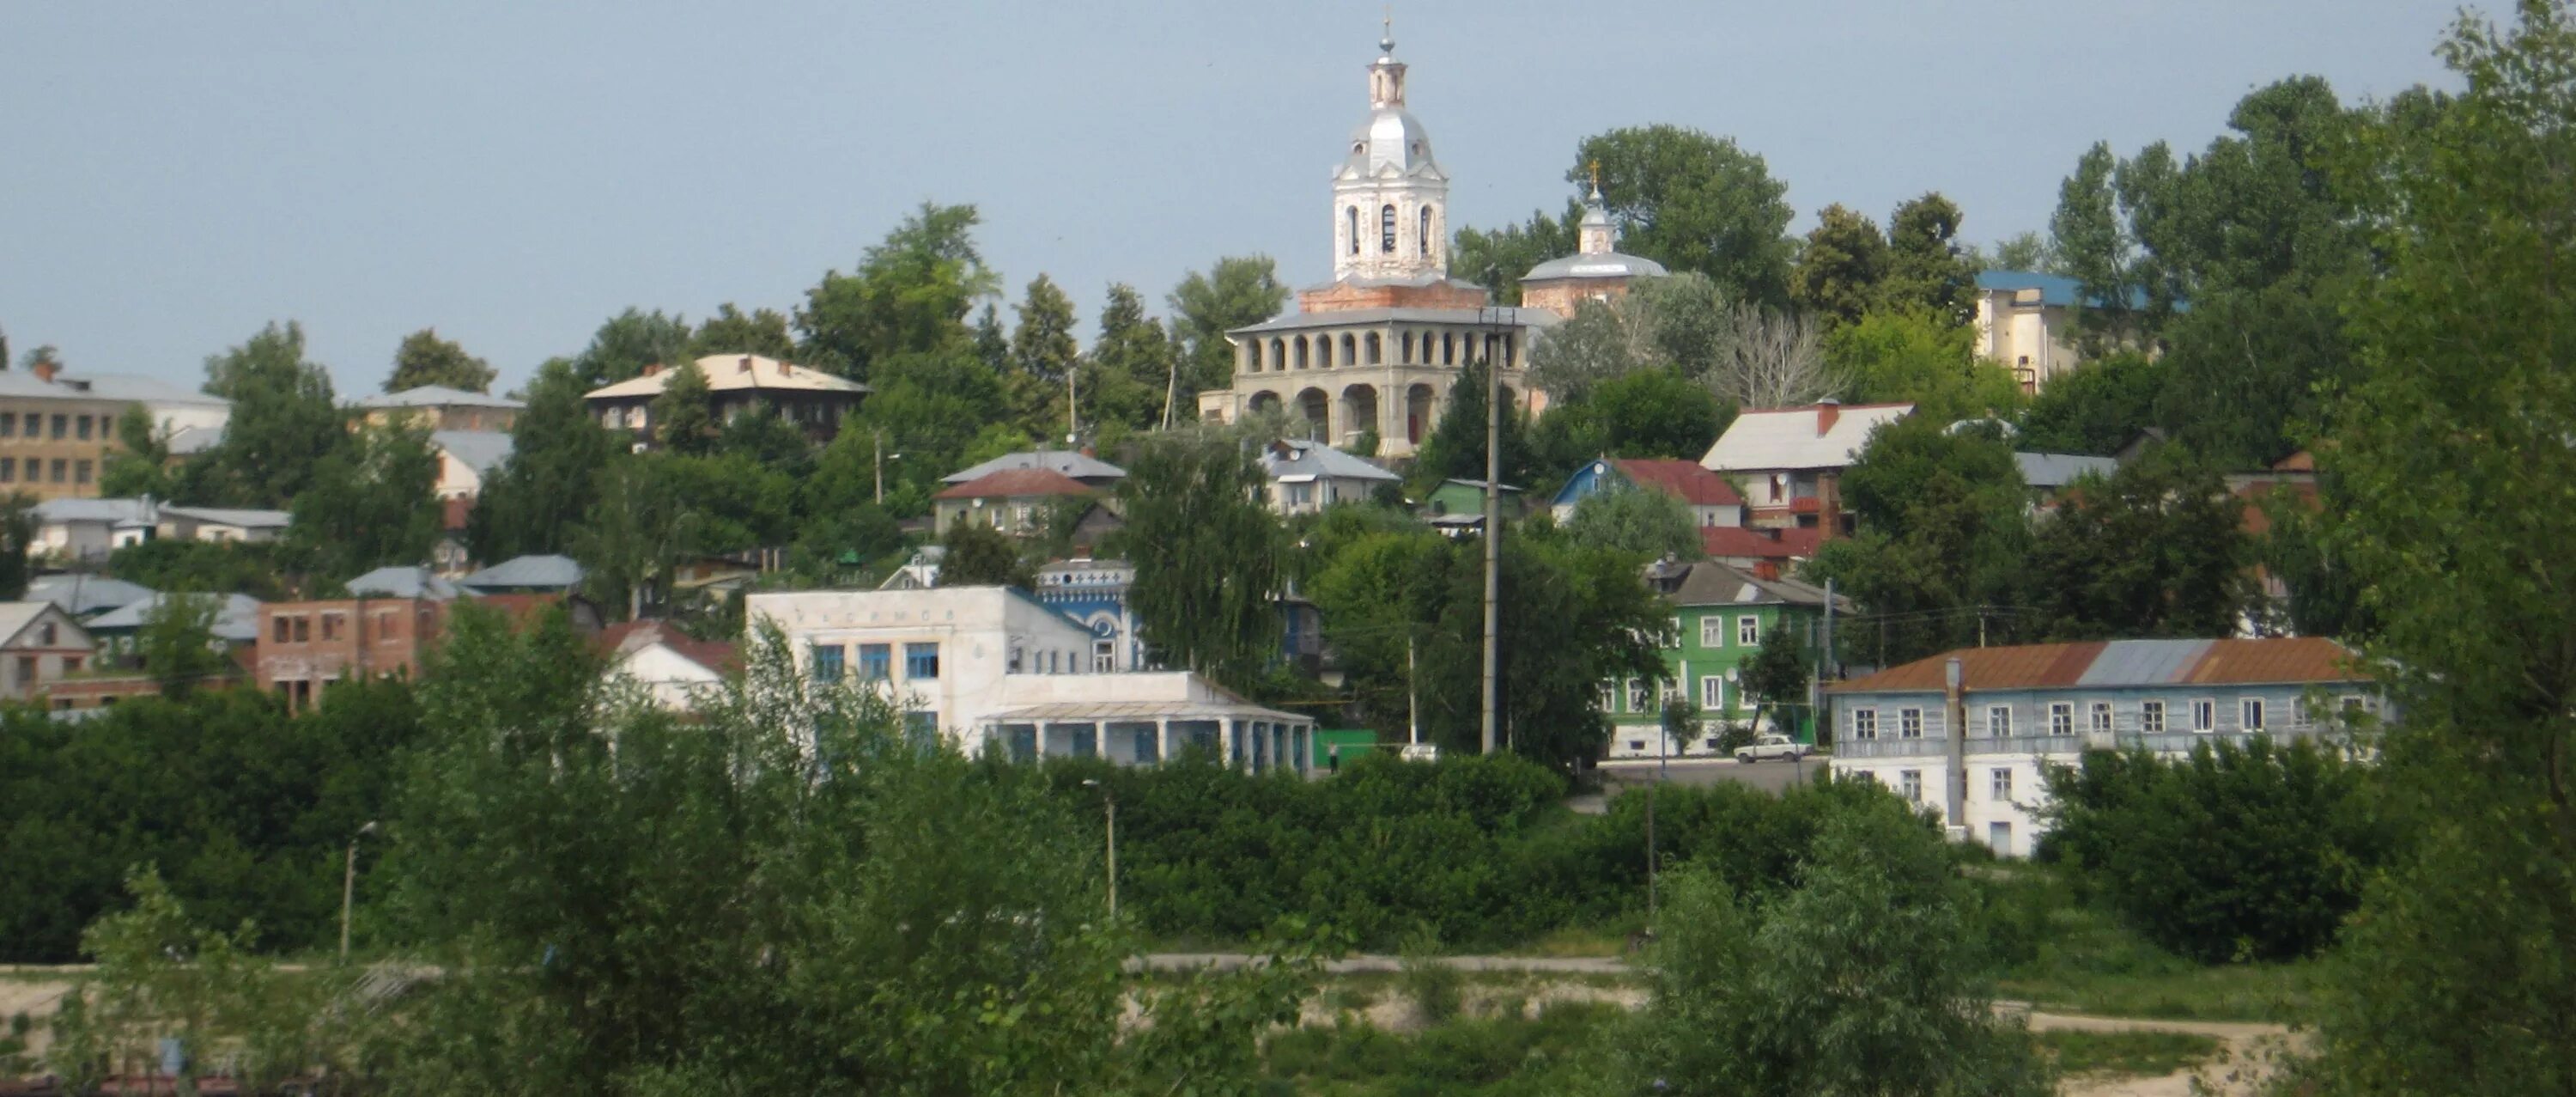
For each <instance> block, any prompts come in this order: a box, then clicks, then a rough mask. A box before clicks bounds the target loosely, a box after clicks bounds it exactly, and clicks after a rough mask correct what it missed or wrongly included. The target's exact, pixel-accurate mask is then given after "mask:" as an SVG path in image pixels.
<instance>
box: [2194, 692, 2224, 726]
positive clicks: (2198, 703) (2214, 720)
mask: <svg viewBox="0 0 2576 1097" xmlns="http://www.w3.org/2000/svg"><path fill="white" fill-rule="evenodd" d="M2191 730H2192V731H2193V732H2195V733H2197V734H2201V735H2207V734H2209V733H2211V732H2214V731H2217V730H2218V699H2217V698H2215V697H2194V698H2192V701H2191Z"/></svg>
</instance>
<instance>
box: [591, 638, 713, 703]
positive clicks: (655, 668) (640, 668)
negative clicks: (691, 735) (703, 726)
mask: <svg viewBox="0 0 2576 1097" xmlns="http://www.w3.org/2000/svg"><path fill="white" fill-rule="evenodd" d="M608 674H609V677H611V678H619V679H624V680H626V681H630V682H634V683H636V684H637V685H640V686H642V687H644V690H645V692H646V693H647V694H648V695H650V696H651V697H652V699H653V703H654V704H657V705H660V706H662V707H663V708H666V709H670V710H673V711H675V712H687V711H690V710H692V709H694V708H696V707H697V705H698V702H699V701H700V700H702V699H705V698H710V697H713V696H715V695H716V694H717V693H718V692H721V691H722V690H723V688H724V677H723V676H722V675H720V674H718V673H716V672H715V671H714V670H713V669H711V668H709V667H706V666H704V665H702V664H700V663H698V662H697V661H696V660H693V659H688V658H684V657H682V656H681V655H680V653H678V652H675V651H672V650H671V649H670V648H667V647H664V646H662V645H660V644H647V645H645V646H643V647H641V648H637V649H635V650H634V651H630V652H628V653H626V654H625V655H624V656H622V657H620V658H619V659H618V660H617V661H616V662H615V663H613V664H610V666H609V668H608Z"/></svg>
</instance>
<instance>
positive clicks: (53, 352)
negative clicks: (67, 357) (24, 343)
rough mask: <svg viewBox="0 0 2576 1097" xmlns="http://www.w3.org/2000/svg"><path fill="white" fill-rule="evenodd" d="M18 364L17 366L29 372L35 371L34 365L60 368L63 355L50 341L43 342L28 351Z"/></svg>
mask: <svg viewBox="0 0 2576 1097" xmlns="http://www.w3.org/2000/svg"><path fill="white" fill-rule="evenodd" d="M18 365H19V368H21V369H24V370H26V371H27V372H29V373H34V372H36V367H38V366H51V367H53V368H55V369H61V368H62V365H63V355H62V352H61V351H60V350H57V349H55V347H54V345H53V344H52V343H45V344H41V345H39V346H37V347H36V349H34V350H31V351H28V352H27V357H26V359H25V360H24V361H22V362H20V363H19V364H18Z"/></svg>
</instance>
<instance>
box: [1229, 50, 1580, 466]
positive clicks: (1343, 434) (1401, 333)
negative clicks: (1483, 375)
mask: <svg viewBox="0 0 2576 1097" xmlns="http://www.w3.org/2000/svg"><path fill="white" fill-rule="evenodd" d="M1378 45H1379V56H1378V58H1377V60H1376V62H1375V63H1373V64H1371V65H1370V66H1369V68H1368V86H1369V115H1368V117H1367V118H1366V119H1365V120H1363V121H1362V122H1361V123H1360V125H1359V126H1358V127H1357V128H1355V129H1354V130H1352V131H1351V135H1350V139H1349V142H1348V145H1347V146H1346V149H1345V152H1344V154H1343V156H1342V159H1341V162H1340V164H1339V165H1338V166H1337V167H1336V168H1335V169H1334V172H1333V183H1332V207H1331V211H1330V214H1329V216H1330V218H1331V223H1330V227H1331V231H1330V233H1329V238H1330V240H1331V242H1332V243H1331V247H1332V255H1333V266H1332V270H1333V281H1331V282H1330V283H1327V284H1324V285H1320V286H1315V287H1311V288H1309V289H1306V290H1304V291H1302V292H1300V293H1299V294H1298V308H1297V311H1296V312H1294V313H1289V314H1286V315H1282V316H1279V317H1277V318H1274V319H1272V320H1269V321H1266V322H1263V323H1260V324H1254V325H1251V326H1249V327H1244V328H1239V329H1236V330H1234V331H1232V332H1229V333H1227V338H1228V339H1229V340H1230V341H1231V342H1232V343H1233V344H1234V375H1233V383H1232V384H1231V385H1230V386H1229V387H1227V388H1224V389H1215V390H1210V391H1207V392H1202V393H1200V394H1199V417H1200V418H1201V419H1206V420H1213V421H1217V422H1233V421H1235V420H1237V419H1239V418H1241V417H1243V416H1245V415H1251V414H1267V413H1274V412H1275V413H1284V414H1288V415H1293V416H1298V417H1301V418H1303V419H1304V420H1305V421H1306V422H1307V423H1308V424H1310V429H1311V431H1312V433H1311V434H1310V435H1309V437H1311V438H1313V439H1315V440H1317V441H1321V442H1324V443H1326V444H1328V445H1333V446H1350V445H1353V444H1355V443H1359V442H1362V441H1364V440H1366V439H1367V438H1369V437H1372V436H1374V437H1375V438H1376V439H1377V440H1378V445H1377V449H1376V452H1377V453H1378V454H1379V455H1381V456H1387V457H1401V456H1405V455H1408V454H1411V453H1412V452H1413V451H1414V450H1415V448H1416V447H1418V446H1420V445H1421V443H1422V440H1423V439H1425V438H1428V437H1430V434H1431V430H1432V427H1433V426H1434V424H1435V423H1436V422H1437V420H1438V418H1439V415H1440V410H1441V408H1442V407H1443V406H1444V404H1445V402H1446V401H1447V399H1448V396H1449V389H1450V387H1451V386H1453V385H1455V384H1456V383H1457V382H1458V379H1459V377H1460V376H1461V375H1462V374H1463V372H1464V370H1465V368H1466V367H1467V366H1468V365H1469V364H1470V363H1489V364H1491V365H1493V366H1494V367H1495V368H1496V369H1497V370H1498V371H1499V372H1500V379H1501V383H1502V386H1503V389H1504V399H1506V400H1509V401H1511V402H1512V403H1513V404H1514V405H1516V406H1520V407H1524V408H1528V407H1532V406H1533V404H1532V398H1531V393H1530V387H1529V382H1528V379H1527V378H1528V366H1529V351H1530V345H1531V342H1532V340H1533V339H1535V338H1536V336H1537V334H1538V333H1539V332H1540V331H1543V330H1544V329H1546V328H1547V327H1549V326H1552V325H1554V324H1555V323H1556V322H1557V320H1558V317H1557V314H1555V313H1553V312H1550V311H1547V310H1545V309H1526V308H1511V307H1499V306H1495V305H1494V304H1493V302H1492V299H1491V297H1490V295H1489V294H1487V293H1486V292H1485V290H1484V287H1482V286H1480V285H1477V284H1476V283H1473V282H1468V281H1464V280H1460V279H1455V278H1452V277H1450V276H1449V244H1448V238H1449V228H1448V204H1449V176H1448V174H1447V173H1446V172H1444V171H1443V170H1441V167H1440V164H1439V162H1438V161H1437V160H1436V159H1434V158H1433V156H1432V152H1431V137H1430V134H1429V132H1428V131H1426V130H1425V129H1424V128H1423V126H1422V123H1421V122H1420V121H1419V120H1418V119H1416V118H1414V116H1413V114H1412V112H1411V111H1410V110H1409V109H1408V108H1407V107H1406V105H1405V65H1404V63H1403V62H1400V61H1397V60H1396V59H1395V42H1394V40H1393V39H1392V38H1389V39H1387V40H1385V41H1382V42H1380V43H1379V44H1378Z"/></svg>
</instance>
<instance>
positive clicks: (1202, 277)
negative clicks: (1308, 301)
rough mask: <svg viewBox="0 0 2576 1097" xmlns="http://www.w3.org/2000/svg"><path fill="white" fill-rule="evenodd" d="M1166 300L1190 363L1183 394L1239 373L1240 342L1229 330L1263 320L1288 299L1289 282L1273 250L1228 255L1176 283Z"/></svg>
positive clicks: (1184, 374) (1226, 380)
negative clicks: (1233, 340)
mask: <svg viewBox="0 0 2576 1097" xmlns="http://www.w3.org/2000/svg"><path fill="white" fill-rule="evenodd" d="M1164 303H1165V304H1167V305H1169V306H1170V307H1171V310H1172V330H1173V333H1174V335H1175V336H1176V337H1177V338H1178V339H1179V341H1180V343H1181V346H1182V348H1183V352H1184V354H1185V355H1186V356H1187V363H1188V364H1187V367H1186V368H1185V369H1184V370H1183V371H1182V376H1181V387H1182V391H1183V393H1184V395H1183V397H1182V399H1184V400H1187V399H1188V398H1189V396H1190V395H1191V394H1195V393H1198V392H1200V391H1203V390H1206V389H1221V388H1224V387H1226V385H1228V384H1229V383H1231V382H1232V380H1233V377H1234V345H1233V344H1232V343H1230V342H1228V341H1227V340H1226V335H1225V333H1226V332H1228V331H1232V330H1234V329H1235V328H1240V327H1245V326H1248V325H1252V324H1258V323H1260V322H1262V321H1264V320H1267V319H1270V318H1271V317H1273V316H1277V315H1279V310H1280V309H1281V308H1282V307H1284V306H1286V305H1287V303H1288V287H1287V286H1286V285H1284V284H1282V283H1281V282H1280V281H1279V275H1278V264H1277V263H1276V262H1274V261H1272V259H1271V258H1270V257H1269V256H1267V255H1241V256H1232V255H1230V256H1227V257H1225V258H1222V259H1219V260H1217V261H1216V265H1215V266H1213V267H1211V268H1209V269H1208V271H1207V272H1206V273H1204V274H1202V273H1200V272H1198V271H1191V272H1190V274H1189V276H1188V277H1186V278H1183V279H1181V283H1180V284H1179V285H1177V286H1174V287H1172V293H1171V296H1169V297H1167V298H1165V299H1164Z"/></svg>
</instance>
